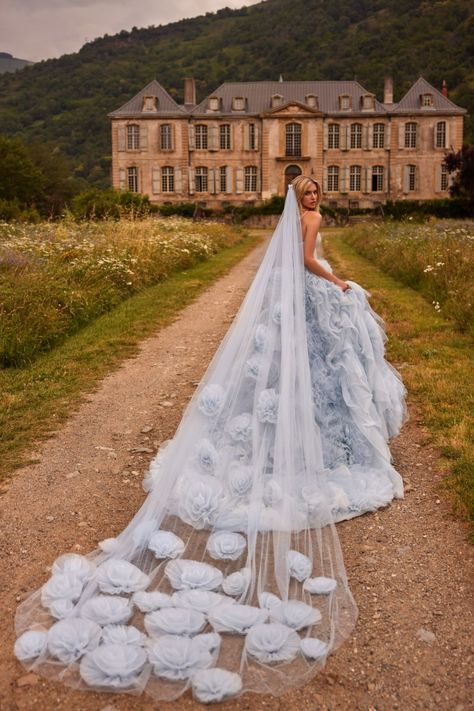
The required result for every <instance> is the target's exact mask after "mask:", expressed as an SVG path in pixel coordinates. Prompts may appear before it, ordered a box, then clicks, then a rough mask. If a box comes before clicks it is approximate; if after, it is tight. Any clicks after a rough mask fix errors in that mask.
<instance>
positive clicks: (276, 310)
mask: <svg viewBox="0 0 474 711" xmlns="http://www.w3.org/2000/svg"><path fill="white" fill-rule="evenodd" d="M272 321H273V323H276V324H277V326H279V325H280V324H281V302H280V301H277V302H276V304H275V306H274V307H273V311H272Z"/></svg>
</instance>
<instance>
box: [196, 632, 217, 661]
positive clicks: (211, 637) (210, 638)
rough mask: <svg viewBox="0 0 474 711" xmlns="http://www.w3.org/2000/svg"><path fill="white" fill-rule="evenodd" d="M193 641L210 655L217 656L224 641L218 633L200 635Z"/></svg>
mask: <svg viewBox="0 0 474 711" xmlns="http://www.w3.org/2000/svg"><path fill="white" fill-rule="evenodd" d="M193 639H194V641H195V642H196V643H197V644H200V645H201V646H202V647H204V649H207V651H208V652H209V653H210V654H215V655H216V656H217V655H218V654H219V649H220V646H221V641H222V640H221V636H220V634H217V632H206V633H205V634H198V635H197V636H196V637H193Z"/></svg>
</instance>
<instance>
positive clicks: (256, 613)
mask: <svg viewBox="0 0 474 711" xmlns="http://www.w3.org/2000/svg"><path fill="white" fill-rule="evenodd" d="M267 618H268V611H267V610H262V609H260V607H252V605H239V604H237V603H234V604H232V603H230V604H229V603H227V602H225V603H222V605H218V606H217V607H215V608H214V609H213V610H211V612H210V613H209V622H210V623H211V625H212V626H213V628H214V629H215V630H216V632H232V633H233V634H246V633H247V632H248V630H249V629H250V628H251V627H253V626H254V625H257V624H259V623H261V622H265V621H266V619H267Z"/></svg>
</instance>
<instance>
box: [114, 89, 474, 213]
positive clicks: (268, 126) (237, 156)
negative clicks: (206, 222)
mask: <svg viewBox="0 0 474 711" xmlns="http://www.w3.org/2000/svg"><path fill="white" fill-rule="evenodd" d="M447 94H448V92H447V87H446V84H445V83H444V82H443V87H442V90H441V91H438V90H437V89H435V88H434V87H433V86H431V84H429V83H428V82H427V81H425V79H423V78H421V77H420V78H419V79H418V80H417V81H416V82H415V83H414V84H413V86H412V87H411V89H410V90H409V91H408V92H407V93H406V94H405V96H404V97H403V98H402V100H401V101H399V102H394V101H393V83H392V80H391V79H390V78H387V79H385V87H384V97H383V102H380V101H378V100H377V98H376V97H375V95H374V94H371V93H369V92H368V91H366V90H365V89H364V88H363V87H362V86H361V85H360V84H359V83H358V82H357V81H282V80H280V81H278V82H277V81H259V82H225V83H224V84H222V85H221V86H220V87H219V88H218V89H216V91H215V92H214V93H212V94H210V95H209V96H208V97H206V98H205V99H204V101H201V103H199V104H198V103H196V89H195V82H194V80H193V79H185V86H184V105H179V104H177V103H176V102H175V101H174V100H173V98H172V97H171V96H170V95H169V94H168V93H167V92H166V91H165V89H163V87H162V86H160V84H159V83H158V82H157V81H152V82H151V83H150V84H148V85H147V86H146V87H145V88H144V89H142V91H140V92H139V93H138V94H137V95H136V96H134V97H133V98H132V99H131V100H130V101H128V102H127V103H126V104H124V105H123V106H122V107H121V108H119V109H117V111H113V112H112V113H111V114H109V116H110V118H111V120H112V183H113V187H114V188H115V189H122V190H124V189H125V190H130V191H132V192H139V193H143V194H147V195H148V196H149V197H150V200H151V201H152V202H155V203H163V202H168V203H169V202H182V201H198V202H199V203H200V204H202V205H206V206H209V207H218V206H219V205H220V206H222V205H224V204H226V203H236V204H244V203H253V202H256V201H260V200H264V199H267V198H270V197H271V196H272V195H275V194H278V195H282V194H284V192H285V189H286V186H287V184H288V183H289V182H290V181H291V180H292V179H293V178H294V177H295V176H297V175H299V174H300V173H303V174H305V175H311V176H314V178H315V179H317V180H318V181H319V182H320V183H321V185H322V188H323V194H324V202H325V203H326V204H329V205H331V206H333V207H336V206H337V207H347V206H348V207H372V206H373V205H375V204H379V203H383V202H385V201H386V200H387V199H391V200H400V199H405V198H407V199H418V200H420V199H421V200H425V199H431V198H441V197H445V196H447V194H448V192H447V191H448V187H449V175H448V173H447V171H446V169H445V168H444V167H443V158H444V155H445V153H446V152H447V151H448V150H451V149H453V150H455V151H457V150H459V149H460V148H461V146H462V140H463V116H464V114H465V113H466V110H465V109H463V108H461V107H459V106H456V104H454V103H453V102H452V101H450V100H449V98H448V96H447Z"/></svg>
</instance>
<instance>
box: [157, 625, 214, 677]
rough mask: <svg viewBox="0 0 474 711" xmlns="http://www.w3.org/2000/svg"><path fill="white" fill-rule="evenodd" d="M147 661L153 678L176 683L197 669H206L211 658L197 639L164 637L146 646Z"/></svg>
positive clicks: (191, 674)
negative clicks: (157, 677)
mask: <svg viewBox="0 0 474 711" xmlns="http://www.w3.org/2000/svg"><path fill="white" fill-rule="evenodd" d="M148 660H149V661H150V664H151V665H152V667H153V673H154V674H155V676H159V677H163V678H165V679H171V680H172V681H178V680H180V679H188V678H189V677H191V676H193V675H194V674H195V673H196V672H197V671H198V670H199V669H207V667H210V666H211V665H212V663H213V657H212V655H211V653H210V652H209V650H208V649H206V647H205V645H203V644H200V643H199V642H198V641H197V639H196V638H195V639H190V638H189V637H176V636H175V635H164V636H163V637H160V638H159V639H158V640H157V641H155V642H152V643H151V644H150V645H149V646H148Z"/></svg>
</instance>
